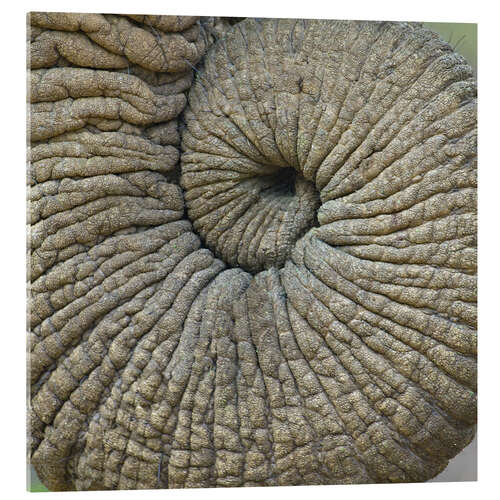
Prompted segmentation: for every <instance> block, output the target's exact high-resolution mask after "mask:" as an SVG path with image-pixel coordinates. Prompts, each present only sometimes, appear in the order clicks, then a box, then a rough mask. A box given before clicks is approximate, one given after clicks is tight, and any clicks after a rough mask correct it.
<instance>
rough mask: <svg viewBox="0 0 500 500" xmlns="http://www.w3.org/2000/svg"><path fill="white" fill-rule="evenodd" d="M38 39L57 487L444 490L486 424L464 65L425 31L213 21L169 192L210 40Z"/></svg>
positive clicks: (49, 414)
mask: <svg viewBox="0 0 500 500" xmlns="http://www.w3.org/2000/svg"><path fill="white" fill-rule="evenodd" d="M33 16H34V17H33ZM31 24H32V26H33V28H32V30H33V32H32V39H33V40H32V49H31V67H32V71H31V103H32V104H31V106H32V119H31V126H32V129H31V141H32V144H31V150H30V155H31V157H30V160H31V168H30V181H31V188H30V199H31V208H30V216H31V220H30V223H31V234H30V273H31V275H30V278H31V284H30V292H31V300H30V306H31V310H30V322H31V332H30V335H31V336H30V348H31V351H30V356H31V357H30V378H31V395H32V398H31V408H30V418H31V426H30V429H31V460H32V461H33V463H34V464H35V467H36V468H37V471H38V472H39V474H40V476H41V478H42V480H43V481H44V482H45V483H46V484H47V485H48V486H49V488H51V489H59V490H60V489H83V490H89V489H131V488H179V487H214V486H250V485H254V486H255V485H262V486H264V485H294V484H303V485H305V484H349V483H371V482H401V481H406V482H412V481H425V480H427V479H429V478H431V477H434V476H435V475H436V474H438V473H439V472H440V471H441V470H443V469H444V467H445V466H446V465H447V462H448V460H449V459H450V458H452V457H453V456H455V455H456V454H457V453H458V452H459V451H460V450H461V449H462V448H464V447H465V446H466V445H467V444H468V443H469V442H470V440H471V439H472V438H473V436H474V433H475V423H476V294H477V285H476V233H477V229H476V169H477V167H476V135H477V127H476V82H475V79H474V76H473V74H472V70H471V68H470V67H469V66H468V65H467V63H466V62H465V61H464V59H463V58H462V57H460V56H458V55H457V54H455V53H454V52H453V50H452V49H451V48H450V47H449V45H448V44H446V43H444V42H443V41H441V40H439V38H438V37H437V35H435V34H434V33H432V32H430V31H428V30H424V29H423V28H422V27H420V26H419V25H417V24H411V23H393V22H388V23H380V22H353V21H314V20H308V21H302V20H274V19H268V20H257V19H246V20H244V21H242V22H239V23H237V24H235V25H234V26H232V27H230V26H225V25H222V27H221V25H218V24H217V23H212V26H213V31H214V32H215V31H217V30H219V31H217V32H218V33H224V32H225V31H226V29H228V31H227V33H225V34H223V36H222V37H221V38H220V40H218V41H217V42H216V43H214V44H213V45H212V46H211V47H210V48H209V49H208V51H207V52H206V54H205V55H204V56H203V59H202V61H201V63H200V64H199V66H198V72H197V75H196V77H195V81H194V83H193V85H192V86H191V88H190V90H189V97H188V106H187V107H186V109H185V111H184V113H183V115H182V127H181V129H182V151H183V152H182V159H181V172H180V175H179V173H178V170H177V162H178V150H177V146H178V145H179V136H178V135H177V134H178V133H177V126H178V123H179V119H178V118H177V117H178V116H179V114H180V113H181V112H182V110H183V108H184V106H185V102H186V101H185V96H184V91H186V90H187V88H188V87H189V86H190V85H191V80H190V78H191V74H190V67H189V66H190V65H194V64H196V62H197V61H198V59H200V58H201V57H202V55H203V51H204V50H206V47H207V45H208V44H209V37H208V36H206V33H205V34H204V33H203V28H202V26H201V25H200V23H199V22H198V21H196V19H191V18H190V19H186V18H175V19H174V18H169V17H168V16H100V15H90V14H87V15H77V14H74V15H67V14H65V15H64V14H50V15H49V14H37V15H34V14H32V19H31ZM229 28H230V29H229ZM210 29H211V28H209V27H207V30H208V31H210ZM156 35H158V36H156ZM127 37H128V38H127ZM141 37H143V38H141ZM148 43H150V46H148ZM146 48H147V49H148V50H146ZM74 49H77V50H74ZM183 51H184V52H183ZM153 56H154V57H153ZM186 60H188V61H189V64H187V63H186V62H185V61H186ZM183 61H184V63H183ZM186 64H187V66H186ZM188 70H189V71H188ZM181 188H182V189H181Z"/></svg>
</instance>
